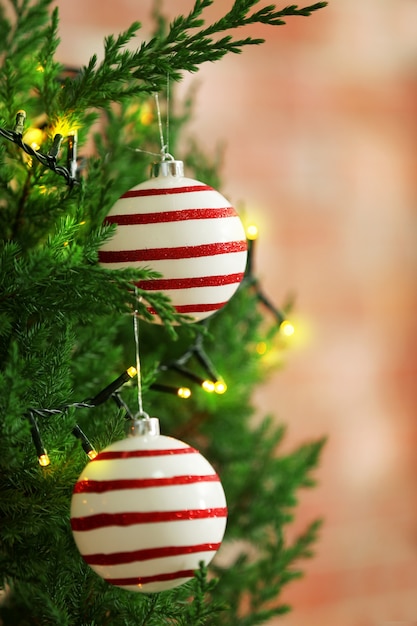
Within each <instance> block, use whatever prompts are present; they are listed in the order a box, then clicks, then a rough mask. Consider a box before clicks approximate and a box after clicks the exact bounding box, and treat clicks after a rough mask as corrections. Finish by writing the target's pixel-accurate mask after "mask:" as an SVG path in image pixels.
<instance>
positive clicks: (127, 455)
mask: <svg viewBox="0 0 417 626" xmlns="http://www.w3.org/2000/svg"><path fill="white" fill-rule="evenodd" d="M195 452H198V451H197V450H196V449H195V448H191V447H187V448H167V449H166V450H164V449H162V450H161V449H160V448H158V449H155V450H103V452H100V453H99V454H98V455H97V456H96V457H95V459H94V463H95V462H96V461H110V460H112V459H132V458H142V457H148V456H167V455H171V454H194V453H195Z"/></svg>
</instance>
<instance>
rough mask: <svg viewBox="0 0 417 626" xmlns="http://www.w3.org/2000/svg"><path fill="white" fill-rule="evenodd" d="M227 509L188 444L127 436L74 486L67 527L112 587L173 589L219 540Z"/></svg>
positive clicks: (207, 468)
mask: <svg viewBox="0 0 417 626" xmlns="http://www.w3.org/2000/svg"><path fill="white" fill-rule="evenodd" d="M226 520H227V507H226V499H225V496H224V491H223V488H222V485H221V483H220V480H219V477H218V475H217V474H216V472H215V470H214V468H213V467H212V466H211V465H210V463H209V462H208V461H207V460H206V459H205V458H204V457H203V456H202V455H201V454H200V453H199V452H198V451H197V450H195V449H194V448H192V447H190V446H188V445H187V444H186V443H184V442H182V441H179V440H178V439H174V438H172V437H165V436H162V435H157V436H152V437H149V436H148V437H141V436H136V437H128V438H127V439H124V440H122V441H120V442H117V443H115V444H112V445H111V446H109V447H108V448H106V449H105V450H103V451H102V452H101V453H100V454H98V456H97V457H96V458H95V459H94V460H93V461H91V462H90V463H89V464H88V465H87V466H86V468H85V469H84V471H83V472H82V474H81V475H80V477H79V479H78V481H77V483H76V484H75V487H74V491H73V496H72V502H71V526H72V531H73V535H74V539H75V543H76V545H77V547H78V549H79V551H80V553H81V555H82V556H83V558H84V560H85V561H86V563H87V564H88V565H89V566H90V567H91V568H92V569H93V570H94V571H95V572H96V573H97V574H98V575H99V576H101V577H102V578H103V579H104V580H106V581H107V582H109V583H110V584H112V585H116V586H119V587H123V588H125V589H128V590H131V591H139V592H142V593H153V592H159V591H164V590H167V589H171V588H174V587H177V586H178V585H181V584H183V583H184V582H186V581H187V580H189V579H190V578H192V577H193V575H194V571H195V570H196V569H198V567H199V564H200V562H201V561H203V562H204V563H205V564H208V563H209V562H210V561H211V560H212V558H213V557H214V555H215V554H216V552H217V550H218V549H219V547H220V545H221V541H222V539H223V535H224V531H225V527H226Z"/></svg>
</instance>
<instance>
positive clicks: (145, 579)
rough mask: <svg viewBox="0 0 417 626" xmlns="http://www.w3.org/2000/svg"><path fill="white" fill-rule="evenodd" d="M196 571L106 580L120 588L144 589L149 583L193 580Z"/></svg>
mask: <svg viewBox="0 0 417 626" xmlns="http://www.w3.org/2000/svg"><path fill="white" fill-rule="evenodd" d="M193 576H194V570H192V569H185V570H181V571H179V572H169V573H168V574H154V575H153V576H138V577H135V578H105V579H104V580H105V581H106V582H108V583H110V584H111V585H116V586H118V587H126V586H127V585H136V586H137V587H142V585H147V584H149V583H157V582H163V581H165V580H176V579H178V578H193Z"/></svg>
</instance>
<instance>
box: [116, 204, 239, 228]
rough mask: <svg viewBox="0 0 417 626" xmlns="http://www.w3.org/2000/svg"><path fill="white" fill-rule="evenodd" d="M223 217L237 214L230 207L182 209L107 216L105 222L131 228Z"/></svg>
mask: <svg viewBox="0 0 417 626" xmlns="http://www.w3.org/2000/svg"><path fill="white" fill-rule="evenodd" d="M223 217H237V213H236V211H235V209H234V208H233V207H232V206H229V207H223V208H218V209H208V208H205V209H182V210H180V211H159V212H155V213H128V214H125V215H108V216H107V217H106V219H105V221H106V222H108V223H109V224H118V225H119V226H131V225H133V224H160V223H164V222H182V221H185V220H209V219H216V218H223Z"/></svg>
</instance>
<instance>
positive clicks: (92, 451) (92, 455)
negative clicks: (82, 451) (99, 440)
mask: <svg viewBox="0 0 417 626" xmlns="http://www.w3.org/2000/svg"><path fill="white" fill-rule="evenodd" d="M97 454H98V452H96V450H90V451H89V452H87V456H88V458H89V459H90V461H92V460H93V459H95V458H96V456H97Z"/></svg>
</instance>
